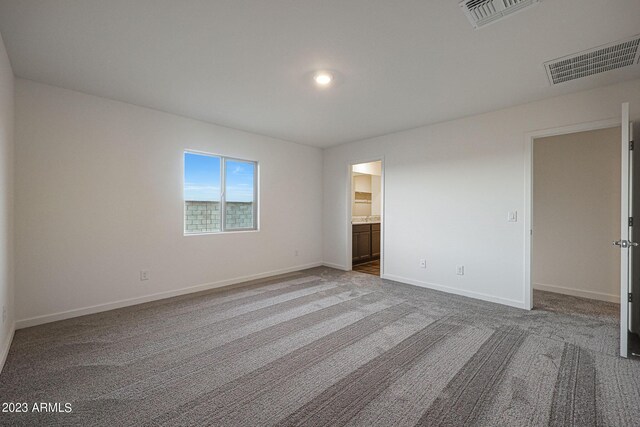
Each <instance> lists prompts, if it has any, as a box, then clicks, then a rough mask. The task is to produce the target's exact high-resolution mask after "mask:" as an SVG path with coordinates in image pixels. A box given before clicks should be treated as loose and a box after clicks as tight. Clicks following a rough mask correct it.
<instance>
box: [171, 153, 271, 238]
mask: <svg viewBox="0 0 640 427" xmlns="http://www.w3.org/2000/svg"><path fill="white" fill-rule="evenodd" d="M185 154H196V155H199V156H209V157H217V158H219V159H220V230H219V231H198V232H187V203H186V202H187V200H186V199H185V197H184V184H185V181H184V176H185V161H184V157H185ZM227 160H231V161H237V162H244V163H253V202H252V203H253V206H252V207H253V226H252V227H251V228H227V224H226V222H227V220H226V217H227V212H226V202H227V199H226V196H227V185H226V184H227V182H226V180H227V176H226V175H227V174H226V172H227V170H226V166H227ZM259 171H260V169H259V163H258V161H257V160H248V159H243V158H240V157H231V156H224V155H222V154H214V153H208V152H205V151H197V150H183V152H182V207H183V217H182V228H183V234H184V236H201V235H205V234H222V233H247V232H257V231H260V228H259V223H260V221H259V218H258V214H259V212H260V210H259V209H258V206H259V200H258V199H259V193H260V192H259V191H258V185H259V179H258V177H259Z"/></svg>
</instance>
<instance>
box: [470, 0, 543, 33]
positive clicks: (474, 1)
mask: <svg viewBox="0 0 640 427" xmlns="http://www.w3.org/2000/svg"><path fill="white" fill-rule="evenodd" d="M539 1H540V0H463V1H461V2H460V7H462V9H463V10H464V13H465V15H467V18H469V21H470V22H471V25H473V28H480V27H483V26H485V25H488V24H490V23H492V22H495V21H497V20H498V19H500V18H504V17H505V16H507V15H510V14H512V13H514V12H518V11H520V10H522V9H524V8H525V7H529V6H533V5H534V4H535V3H538V2H539Z"/></svg>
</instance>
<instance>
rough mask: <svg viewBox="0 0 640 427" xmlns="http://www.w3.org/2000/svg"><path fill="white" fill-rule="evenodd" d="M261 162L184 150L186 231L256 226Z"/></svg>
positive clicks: (234, 229)
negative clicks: (258, 163) (258, 166)
mask: <svg viewBox="0 0 640 427" xmlns="http://www.w3.org/2000/svg"><path fill="white" fill-rule="evenodd" d="M256 183H257V163H256V162H252V161H248V160H239V159H231V158H226V157H221V156H214V155H210V154H203V153H194V152H189V151H186V152H185V153H184V205H185V206H184V212H185V215H184V232H185V234H202V233H218V232H221V231H242V230H256V229H257V228H258V227H257V224H258V218H257V217H258V215H257V213H258V206H257V205H258V203H257V185H256Z"/></svg>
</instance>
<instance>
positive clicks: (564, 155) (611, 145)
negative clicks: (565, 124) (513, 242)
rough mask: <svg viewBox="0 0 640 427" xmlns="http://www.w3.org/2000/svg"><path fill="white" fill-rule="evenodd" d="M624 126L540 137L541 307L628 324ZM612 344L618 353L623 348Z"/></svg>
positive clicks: (536, 232) (537, 228)
mask: <svg viewBox="0 0 640 427" xmlns="http://www.w3.org/2000/svg"><path fill="white" fill-rule="evenodd" d="M621 138H622V135H621V127H620V126H619V125H617V126H609V127H604V128H599V129H593V130H585V131H579V132H571V133H565V134H559V135H552V136H546V137H540V138H534V139H533V142H532V223H531V230H532V233H531V284H532V287H533V308H534V309H540V310H546V311H553V312H559V313H563V314H571V315H576V316H579V317H584V319H585V321H589V319H592V320H593V321H594V324H598V325H604V326H603V328H605V329H607V330H609V331H610V332H611V335H612V337H615V333H616V331H617V330H618V329H619V325H620V306H621V303H623V304H624V303H626V297H627V295H626V294H625V295H621V291H620V283H621V268H620V265H621V251H620V250H619V249H617V248H615V247H613V246H612V241H614V240H617V239H618V238H619V237H618V236H619V235H620V230H621V227H622V225H623V224H622V223H621V222H622V219H621V218H622V216H623V215H621V195H622V191H623V189H622V185H621V179H620V177H621V168H622V159H621V155H620V141H621ZM611 345H612V346H613V347H614V348H615V345H616V344H615V342H614V341H612V343H611Z"/></svg>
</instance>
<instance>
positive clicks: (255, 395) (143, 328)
mask: <svg viewBox="0 0 640 427" xmlns="http://www.w3.org/2000/svg"><path fill="white" fill-rule="evenodd" d="M535 300H536V309H535V310H532V311H524V310H518V309H512V308H509V307H504V306H501V305H497V304H491V303H486V302H482V301H477V300H473V299H469V298H464V297H458V296H454V295H449V294H445V293H441V292H437V291H431V290H426V289H421V288H417V287H412V286H408V285H403V284H400V283H395V282H391V281H385V280H381V279H380V278H378V277H375V276H372V275H368V274H362V273H355V272H350V273H345V272H340V271H337V270H332V269H329V268H316V269H312V270H307V271H304V272H299V273H292V274H288V275H283V276H280V277H277V278H271V279H267V280H261V281H256V282H252V283H248V284H245V285H244V286H240V287H234V288H233V289H227V290H221V291H209V292H203V293H198V294H191V295H186V296H182V297H177V298H172V299H168V300H162V301H157V302H153V303H148V304H143V305H139V306H136V307H128V308H124V309H120V310H114V311H110V312H105V313H100V314H95V315H90V316H84V317H79V318H75V319H70V320H65V321H61V322H56V323H51V324H47V325H42V326H38V327H33V328H29V329H23V330H19V331H17V332H16V335H15V339H14V341H13V344H12V346H11V350H10V353H9V356H8V359H7V363H6V366H5V368H4V370H3V372H2V374H0V394H1V396H0V402H27V403H28V404H29V405H30V407H31V405H33V403H35V402H59V403H62V404H63V405H64V403H70V404H71V407H72V412H71V413H33V412H31V413H27V414H24V413H23V414H7V413H0V417H1V418H0V421H1V423H2V424H3V425H105V426H106V425H108V426H133V425H136V426H137V425H150V426H156V425H171V426H173V425H194V426H203V425H220V426H266V425H278V426H294V425H304V426H341V425H348V426H417V425H420V426H459V425H482V426H492V425H496V426H521V425H553V426H569V425H575V426H590V425H611V426H627V425H628V426H633V425H635V426H637V425H640V362H638V361H632V360H625V359H622V358H619V357H617V356H616V352H617V348H618V339H617V333H618V323H617V319H616V316H617V310H618V308H617V306H616V305H615V304H608V303H598V302H593V301H589V300H584V299H581V298H573V297H564V296H558V295H556V294H549V293H545V292H536V295H535Z"/></svg>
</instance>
